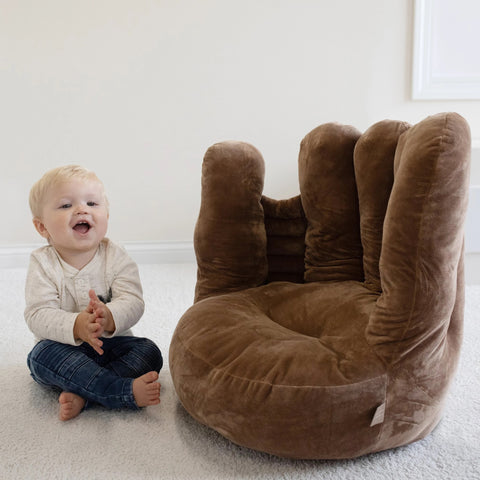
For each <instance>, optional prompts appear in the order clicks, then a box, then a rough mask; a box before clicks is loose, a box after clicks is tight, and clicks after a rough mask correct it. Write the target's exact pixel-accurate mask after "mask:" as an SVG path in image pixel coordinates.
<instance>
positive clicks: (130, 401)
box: [27, 337, 163, 409]
mask: <svg viewBox="0 0 480 480" xmlns="http://www.w3.org/2000/svg"><path fill="white" fill-rule="evenodd" d="M102 341H103V346H102V349H103V352H104V353H103V355H99V354H98V353H97V352H95V350H94V349H93V348H92V347H91V346H90V345H88V343H82V344H81V345H79V346H74V345H66V344H64V343H59V342H54V341H52V340H41V341H40V342H38V343H37V344H36V345H35V347H34V348H33V349H32V351H31V352H30V353H29V354H28V358H27V364H28V368H29V369H30V372H31V375H32V377H33V379H34V380H35V381H36V382H38V383H39V384H40V385H44V386H47V387H52V388H55V389H58V390H60V391H64V392H71V393H75V394H77V395H79V396H80V397H82V398H84V399H85V400H86V403H85V407H84V408H88V407H89V406H91V405H92V404H101V405H103V406H104V407H107V408H129V409H138V406H137V404H136V403H135V399H134V396H133V389H132V384H133V380H134V379H135V378H137V377H139V376H141V375H143V374H144V373H147V372H150V371H152V370H155V371H156V372H159V371H160V369H161V368H162V365H163V359H162V354H161V353H160V350H159V349H158V347H157V346H156V345H155V344H154V343H153V342H152V341H151V340H149V339H148V338H139V337H112V338H102Z"/></svg>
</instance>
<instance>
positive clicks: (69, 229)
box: [35, 179, 108, 263]
mask: <svg viewBox="0 0 480 480" xmlns="http://www.w3.org/2000/svg"><path fill="white" fill-rule="evenodd" d="M35 226H36V228H37V230H38V232H39V233H40V234H41V235H42V236H43V237H45V238H47V239H48V241H49V242H50V244H51V245H53V246H54V247H55V249H56V250H57V251H58V253H59V254H60V255H61V256H62V258H63V259H64V260H65V261H67V262H69V259H70V258H72V255H73V256H75V255H78V254H88V253H92V255H93V254H94V253H95V252H96V250H97V248H98V245H99V244H100V242H101V241H102V239H103V238H104V237H105V234H106V233H107V227H108V208H107V202H106V198H105V193H104V190H103V186H102V184H101V183H100V182H98V181H96V180H94V179H91V180H90V179H88V180H83V179H82V180H81V179H72V180H68V181H66V182H64V183H60V184H58V185H56V186H54V187H52V188H51V190H50V191H49V192H48V195H47V199H46V201H45V204H44V206H43V209H42V218H41V219H39V220H37V221H36V222H35ZM69 263H70V262H69Z"/></svg>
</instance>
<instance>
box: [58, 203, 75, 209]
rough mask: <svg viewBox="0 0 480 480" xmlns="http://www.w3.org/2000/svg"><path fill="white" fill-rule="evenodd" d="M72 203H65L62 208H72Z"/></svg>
mask: <svg viewBox="0 0 480 480" xmlns="http://www.w3.org/2000/svg"><path fill="white" fill-rule="evenodd" d="M71 206H72V205H71V204H70V203H64V204H63V205H62V206H61V207H60V208H64V209H67V208H70V207H71Z"/></svg>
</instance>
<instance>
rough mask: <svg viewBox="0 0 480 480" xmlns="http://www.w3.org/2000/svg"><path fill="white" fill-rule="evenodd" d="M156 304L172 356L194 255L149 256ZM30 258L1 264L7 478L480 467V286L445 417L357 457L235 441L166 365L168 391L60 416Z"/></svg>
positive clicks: (144, 331)
mask: <svg viewBox="0 0 480 480" xmlns="http://www.w3.org/2000/svg"><path fill="white" fill-rule="evenodd" d="M140 272H141V276H142V281H143V285H144V290H145V300H146V305H147V308H146V313H145V315H144V317H143V319H142V320H141V321H140V323H139V324H138V326H137V327H136V328H135V333H136V334H138V335H146V336H149V337H150V338H152V339H154V340H155V341H156V342H157V344H158V345H159V346H160V348H161V350H162V352H163V354H164V358H165V359H166V360H167V359H168V346H169V342H170V338H171V335H172V333H173V330H174V328H175V325H176V323H177V321H178V318H179V317H180V316H181V315H182V313H183V312H184V311H185V310H186V309H187V308H188V307H189V306H190V305H191V302H192V297H193V288H194V283H195V267H194V265H190V264H187V265H141V266H140ZM24 277H25V270H23V269H12V270H0V296H1V305H2V308H1V311H0V326H1V329H2V330H1V335H0V439H1V440H0V479H3V480H10V479H12V480H13V479H16V480H17V479H89V480H91V479H102V480H108V479H115V480H122V479H125V480H127V479H167V480H168V479H198V480H202V479H335V480H338V479H351V480H358V479H360V480H361V479H379V480H380V479H381V480H385V479H392V480H393V479H395V480H402V479H420V478H421V479H424V480H425V479H427V480H428V479H431V480H439V479H445V480H446V479H448V480H450V479H459V480H463V479H468V480H470V479H471V480H474V479H480V460H479V458H480V286H475V287H468V289H467V304H466V315H465V341H464V346H463V351H462V358H461V363H460V368H459V371H458V374H457V376H456V379H455V382H454V385H453V388H452V390H451V394H450V396H449V400H448V404H447V409H446V414H445V418H444V419H443V421H442V422H441V424H440V425H439V427H438V428H437V429H436V430H435V431H434V432H433V433H432V434H431V435H430V436H428V437H427V438H426V439H424V440H422V441H420V442H417V443H415V444H413V445H409V446H407V447H403V448H399V449H396V450H392V451H387V452H382V453H379V454H375V455H368V456H365V457H362V458H360V459H356V460H350V461H316V462H314V461H290V460H285V459H279V458H275V457H271V456H269V455H265V454H262V453H258V452H254V451H251V450H247V449H244V448H241V447H238V446H236V445H233V444H232V443H231V442H229V441H228V440H226V439H224V438H223V437H221V436H220V435H218V434H217V433H216V432H213V431H211V430H210V429H208V428H206V427H204V426H202V425H199V424H198V423H197V422H195V421H194V420H193V419H192V418H191V417H190V416H189V415H188V414H187V413H186V412H185V411H184V410H183V408H182V407H181V406H180V405H179V403H178V400H177V398H176V395H175V391H174V388H173V385H172V381H171V378H170V375H169V371H168V363H167V364H166V365H165V367H164V369H163V370H162V372H161V374H160V381H161V383H162V394H161V398H162V402H161V404H160V405H159V406H155V407H149V408H146V409H144V410H142V411H141V412H128V411H107V410H104V409H101V408H96V409H92V410H89V411H86V412H84V413H82V414H81V415H80V416H79V417H77V418H76V419H74V420H72V421H70V422H66V423H62V422H60V421H59V420H57V408H58V407H57V398H56V395H54V394H53V393H51V392H49V391H46V390H44V389H42V388H41V387H40V386H39V385H37V384H35V383H34V382H33V380H31V378H30V376H29V373H28V369H27V367H26V364H25V358H26V355H27V353H28V351H29V350H30V348H31V346H32V336H31V334H30V332H29V331H28V329H27V327H26V325H25V322H24V320H23V308H24V300H23V288H24V287H23V284H24Z"/></svg>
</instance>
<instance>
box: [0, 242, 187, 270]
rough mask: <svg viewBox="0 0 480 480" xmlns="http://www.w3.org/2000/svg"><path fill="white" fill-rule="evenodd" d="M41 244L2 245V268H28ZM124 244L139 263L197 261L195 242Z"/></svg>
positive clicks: (0, 249) (0, 259) (0, 254)
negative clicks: (31, 256) (33, 253)
mask: <svg viewBox="0 0 480 480" xmlns="http://www.w3.org/2000/svg"><path fill="white" fill-rule="evenodd" d="M41 246H42V244H29V245H3V246H0V268H26V267H27V266H28V261H29V258H30V253H31V252H32V251H33V250H35V249H36V248H38V247H41ZM123 246H124V247H125V249H126V250H127V252H128V253H129V254H130V256H131V257H132V258H133V260H135V262H137V263H138V264H142V263H190V262H195V253H194V250H193V242H125V243H124V244H123Z"/></svg>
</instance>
